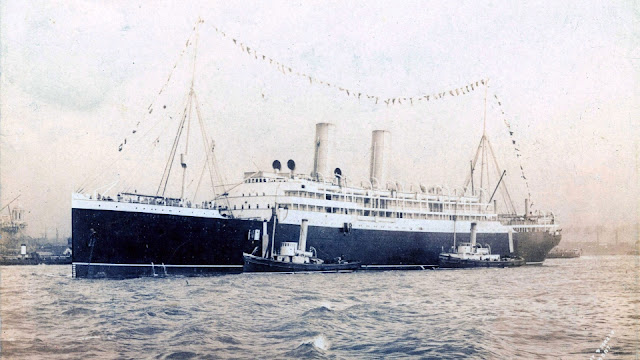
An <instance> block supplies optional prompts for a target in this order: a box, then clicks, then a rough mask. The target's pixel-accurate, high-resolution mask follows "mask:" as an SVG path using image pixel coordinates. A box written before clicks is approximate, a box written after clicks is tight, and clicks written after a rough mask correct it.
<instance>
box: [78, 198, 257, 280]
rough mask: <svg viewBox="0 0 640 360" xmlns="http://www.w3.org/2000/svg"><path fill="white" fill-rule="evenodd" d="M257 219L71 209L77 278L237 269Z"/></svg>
mask: <svg viewBox="0 0 640 360" xmlns="http://www.w3.org/2000/svg"><path fill="white" fill-rule="evenodd" d="M253 229H262V222H259V221H242V220H233V219H220V218H203V217H192V216H180V215H169V214H151V213H135V212H124V211H109V210H94V209H73V210H72V242H73V249H72V250H73V255H72V261H73V269H74V271H73V272H74V275H75V276H76V277H107V278H121V277H137V276H154V275H156V276H157V275H164V274H168V275H174V274H175V275H191V276H198V275H205V274H210V273H240V272H242V252H243V251H246V252H251V251H252V250H253V249H254V248H255V246H257V244H256V243H255V242H254V241H249V240H248V233H249V230H253Z"/></svg>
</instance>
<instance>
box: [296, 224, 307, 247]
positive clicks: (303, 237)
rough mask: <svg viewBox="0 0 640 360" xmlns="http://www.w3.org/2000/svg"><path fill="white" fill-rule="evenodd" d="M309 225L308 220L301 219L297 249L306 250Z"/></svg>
mask: <svg viewBox="0 0 640 360" xmlns="http://www.w3.org/2000/svg"><path fill="white" fill-rule="evenodd" d="M308 227H309V220H307V219H302V222H301V223H300V239H298V250H300V251H307V228H308Z"/></svg>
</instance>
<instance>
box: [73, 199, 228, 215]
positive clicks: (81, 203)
mask: <svg viewBox="0 0 640 360" xmlns="http://www.w3.org/2000/svg"><path fill="white" fill-rule="evenodd" d="M71 208H73V209H85V210H102V211H121V212H135V213H147V214H159V215H177V216H193V217H203V218H214V219H224V217H223V216H222V215H220V212H219V211H218V210H217V209H196V208H187V207H177V206H166V205H150V204H140V203H128V202H118V201H102V200H78V199H73V200H72V201H71Z"/></svg>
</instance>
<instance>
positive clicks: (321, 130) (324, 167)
mask: <svg viewBox="0 0 640 360" xmlns="http://www.w3.org/2000/svg"><path fill="white" fill-rule="evenodd" d="M334 127H335V126H334V125H333V124H330V123H318V124H316V138H315V143H314V148H315V151H314V157H313V172H312V173H311V176H312V177H314V178H316V179H319V178H322V179H324V178H325V177H327V176H330V175H331V173H329V161H331V156H330V155H331V149H332V147H333V139H332V138H333V137H332V135H333V129H334Z"/></svg>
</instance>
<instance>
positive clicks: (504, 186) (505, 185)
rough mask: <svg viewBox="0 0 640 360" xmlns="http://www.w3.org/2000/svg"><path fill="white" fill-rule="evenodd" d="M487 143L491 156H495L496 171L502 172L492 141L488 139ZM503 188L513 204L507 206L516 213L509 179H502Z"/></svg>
mask: <svg viewBox="0 0 640 360" xmlns="http://www.w3.org/2000/svg"><path fill="white" fill-rule="evenodd" d="M487 143H488V144H489V151H490V152H491V156H492V157H493V164H494V166H495V169H496V172H497V173H500V166H498V159H497V158H496V154H495V152H494V151H493V146H492V145H491V142H490V141H489V140H488V139H487ZM502 189H503V191H504V194H505V197H506V198H507V199H509V203H510V205H511V207H510V208H509V206H507V208H508V209H509V210H511V211H512V213H514V214H515V206H514V204H513V200H512V199H511V194H509V189H508V187H507V179H506V178H505V179H502Z"/></svg>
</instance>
